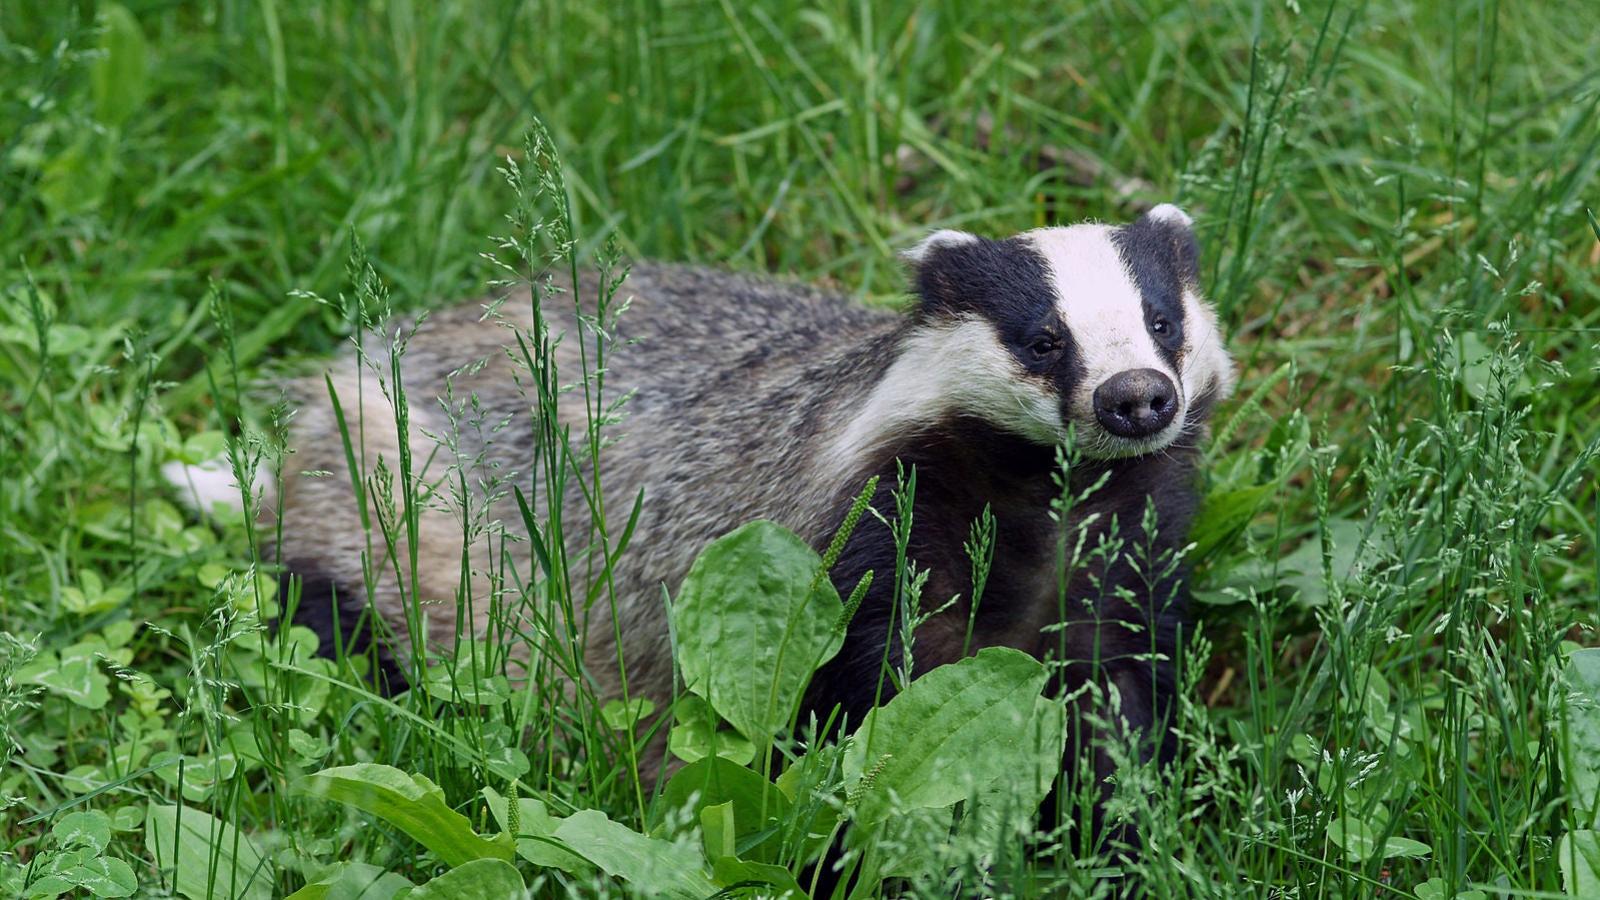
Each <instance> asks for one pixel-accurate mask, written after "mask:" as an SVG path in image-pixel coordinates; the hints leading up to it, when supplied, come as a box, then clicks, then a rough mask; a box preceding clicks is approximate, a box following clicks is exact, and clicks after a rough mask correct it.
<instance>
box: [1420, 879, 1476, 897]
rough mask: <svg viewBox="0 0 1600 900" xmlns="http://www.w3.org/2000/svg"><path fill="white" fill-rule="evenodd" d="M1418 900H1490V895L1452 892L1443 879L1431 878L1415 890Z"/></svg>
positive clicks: (1472, 892)
mask: <svg viewBox="0 0 1600 900" xmlns="http://www.w3.org/2000/svg"><path fill="white" fill-rule="evenodd" d="M1414 890H1415V892H1416V895H1417V900H1488V895H1486V894H1484V892H1483V891H1456V892H1455V893H1451V892H1450V887H1449V885H1448V884H1447V883H1446V882H1445V880H1444V879H1443V878H1429V879H1428V880H1427V881H1424V882H1423V883H1421V884H1419V885H1417V886H1416V888H1415V889H1414Z"/></svg>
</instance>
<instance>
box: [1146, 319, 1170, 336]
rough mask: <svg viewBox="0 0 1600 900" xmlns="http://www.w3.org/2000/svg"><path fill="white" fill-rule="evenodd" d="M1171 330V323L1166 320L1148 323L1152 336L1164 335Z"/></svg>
mask: <svg viewBox="0 0 1600 900" xmlns="http://www.w3.org/2000/svg"><path fill="white" fill-rule="evenodd" d="M1171 329H1172V323H1171V322H1168V321H1167V320H1166V319H1156V320H1154V321H1152V322H1151V323H1150V331H1151V332H1152V333H1154V334H1166V333H1167V332H1168V331H1170V330H1171Z"/></svg>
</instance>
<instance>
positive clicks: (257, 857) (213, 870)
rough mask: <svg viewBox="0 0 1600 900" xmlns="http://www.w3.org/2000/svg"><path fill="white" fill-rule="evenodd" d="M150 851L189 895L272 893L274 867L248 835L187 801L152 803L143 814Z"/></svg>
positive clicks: (205, 898)
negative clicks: (187, 804)
mask: <svg viewBox="0 0 1600 900" xmlns="http://www.w3.org/2000/svg"><path fill="white" fill-rule="evenodd" d="M144 842H145V846H146V847H147V848H148V849H149V853H150V856H151V857H153V858H154V859H155V861H156V863H157V864H158V865H159V866H160V867H161V868H163V869H167V870H170V871H171V872H172V885H173V887H174V888H176V889H177V891H178V893H180V894H182V895H183V896H185V897H188V898H190V900H214V898H246V900H257V898H261V900H266V898H268V897H271V896H272V881H273V876H272V867H271V865H270V864H269V863H268V862H267V861H266V860H265V859H263V858H262V856H261V853H260V852H259V851H257V850H256V848H255V845H254V844H252V843H251V842H250V837H249V835H246V834H244V833H243V832H240V831H238V830H237V829H235V828H234V827H233V826H232V825H229V824H228V823H226V822H223V821H222V820H220V819H218V818H216V817H214V816H212V815H210V814H209V813H203V812H201V811H200V810H198V809H194V808H192V807H188V806H181V805H180V806H167V805H162V804H158V803H151V804H150V807H149V809H148V810H147V811H146V813H145V818H144Z"/></svg>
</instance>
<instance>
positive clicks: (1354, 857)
mask: <svg viewBox="0 0 1600 900" xmlns="http://www.w3.org/2000/svg"><path fill="white" fill-rule="evenodd" d="M1327 832H1328V840H1330V841H1332V842H1333V844H1334V846H1336V847H1339V848H1340V849H1342V850H1343V851H1344V855H1345V858H1346V859H1349V860H1351V861H1353V862H1364V861H1366V860H1367V859H1370V858H1371V857H1372V854H1373V851H1375V850H1377V849H1378V836H1377V835H1376V834H1374V833H1373V831H1372V828H1371V827H1370V826H1368V825H1367V824H1366V823H1365V822H1361V821H1359V820H1357V819H1353V818H1351V817H1349V816H1340V817H1339V818H1337V819H1334V820H1333V821H1332V822H1329V823H1328V828H1327Z"/></svg>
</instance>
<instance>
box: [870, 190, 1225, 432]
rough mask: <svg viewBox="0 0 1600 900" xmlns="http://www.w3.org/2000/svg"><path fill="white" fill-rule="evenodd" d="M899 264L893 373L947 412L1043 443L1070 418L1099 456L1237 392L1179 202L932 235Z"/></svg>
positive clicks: (1184, 426) (1190, 419) (1172, 427)
mask: <svg viewBox="0 0 1600 900" xmlns="http://www.w3.org/2000/svg"><path fill="white" fill-rule="evenodd" d="M905 257H906V260H907V262H908V263H909V265H910V267H911V271H912V280H913V283H914V286H915V288H916V293H917V294H918V295H919V297H920V308H919V311H918V314H917V323H916V325H915V326H914V327H913V328H912V329H911V330H910V331H909V332H908V334H907V338H906V342H905V344H904V345H903V346H902V348H901V353H900V355H899V360H898V361H897V363H896V364H895V367H893V368H899V369H901V370H902V371H900V372H895V371H891V372H890V373H889V378H888V381H889V382H891V383H892V382H897V381H900V382H904V383H902V384H900V385H899V389H900V391H901V392H904V393H909V394H915V395H919V396H922V397H926V398H927V399H928V400H930V401H932V402H935V403H936V404H937V405H938V406H941V407H943V410H942V411H943V412H946V413H958V414H962V415H970V416H976V417H979V418H981V419H984V420H986V421H988V422H990V423H991V424H993V425H994V426H996V427H998V428H1001V429H1003V430H1006V431H1009V432H1011V433H1014V434H1017V435H1020V436H1022V437H1025V438H1028V439H1030V440H1033V441H1036V442H1038V443H1041V444H1056V443H1060V442H1062V441H1063V440H1065V439H1066V436H1067V428H1068V426H1069V424H1070V425H1074V426H1076V427H1075V432H1076V438H1077V443H1078V447H1079V448H1080V450H1081V451H1082V453H1083V454H1084V455H1085V456H1088V457H1094V458H1102V459H1107V458H1117V457H1127V456H1138V455H1141V454H1145V453H1153V452H1156V451H1158V450H1161V449H1163V448H1166V447H1167V446H1169V445H1170V444H1172V443H1173V442H1174V441H1176V440H1177V439H1178V438H1179V437H1180V436H1181V435H1183V434H1184V433H1185V431H1186V430H1192V429H1195V428H1197V427H1199V425H1200V424H1201V423H1203V422H1204V420H1205V418H1206V417H1207V416H1208V415H1209V414H1210V410H1211V406H1212V404H1213V403H1215V402H1216V401H1217V400H1219V399H1222V398H1223V397H1225V396H1227V395H1228V394H1229V393H1230V392H1231V391H1232V389H1233V363H1232V361H1231V360H1230V359H1229V357H1228V353H1227V350H1226V348H1225V347H1224V346H1223V343H1222V336H1221V334H1220V332H1219V331H1218V328H1217V320H1216V315H1215V313H1214V312H1213V311H1212V309H1211V307H1210V305H1209V304H1207V303H1206V302H1205V301H1204V300H1203V299H1202V298H1201V295H1200V285H1199V264H1198V248H1197V246H1196V244H1195V238H1194V232H1193V230H1192V229H1191V221H1190V219H1189V217H1188V215H1186V214H1185V213H1184V212H1183V211H1182V210H1180V209H1178V208H1177V207H1176V206H1172V205H1170V204H1163V205H1161V206H1157V207H1155V208H1154V209H1152V210H1150V211H1149V212H1148V213H1145V214H1144V215H1143V216H1141V217H1140V218H1139V219H1138V220H1137V221H1135V222H1133V223H1132V224H1130V225H1124V226H1120V227H1114V226H1107V225H1095V224H1084V225H1073V226H1070V227H1065V228H1041V229H1038V230H1036V231H1030V232H1026V233H1024V234H1020V235H1017V236H1016V237H1012V238H1007V239H1005V240H989V239H987V238H981V237H978V236H976V235H972V234H967V233H965V232H960V231H938V232H935V233H934V234H932V235H930V236H929V237H928V238H927V239H925V240H923V241H922V242H921V243H919V244H917V245H916V246H915V247H913V248H912V249H910V250H909V251H907V252H906V253H905ZM914 360H915V361H914ZM914 381H915V382H919V383H916V384H913V383H912V382H914ZM885 386H889V385H887V384H886V385H885ZM885 399H888V400H890V401H891V402H898V401H896V400H895V398H885ZM904 399H906V398H905V397H902V398H901V400H904ZM915 405H918V404H914V403H913V404H909V406H915ZM902 408H908V407H907V406H902ZM924 412H926V410H924ZM893 414H894V413H892V412H891V413H890V415H893Z"/></svg>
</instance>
